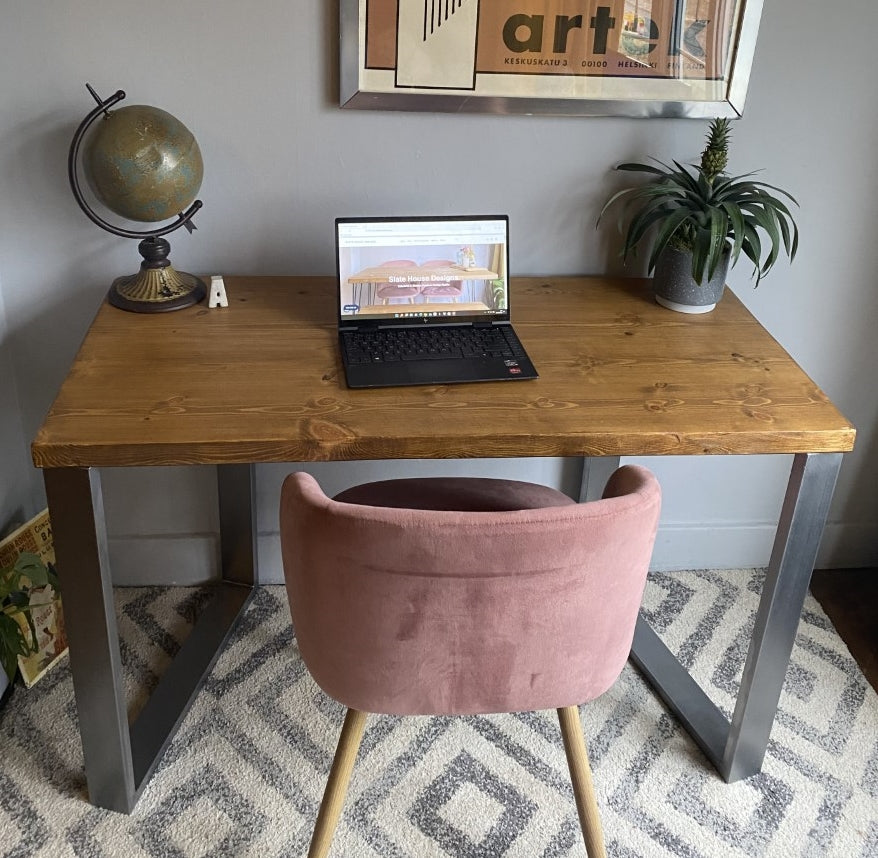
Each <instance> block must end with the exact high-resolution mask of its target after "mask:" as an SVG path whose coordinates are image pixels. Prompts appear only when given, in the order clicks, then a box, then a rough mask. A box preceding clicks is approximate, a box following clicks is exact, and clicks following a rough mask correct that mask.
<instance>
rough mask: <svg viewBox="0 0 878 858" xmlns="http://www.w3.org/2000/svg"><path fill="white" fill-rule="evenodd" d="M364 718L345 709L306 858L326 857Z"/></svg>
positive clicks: (354, 710) (362, 713)
mask: <svg viewBox="0 0 878 858" xmlns="http://www.w3.org/2000/svg"><path fill="white" fill-rule="evenodd" d="M366 717H367V716H366V713H365V712H359V711H357V710H356V709H348V712H347V715H346V716H345V719H344V726H343V727H342V728H341V736H339V737H338V747H337V748H336V749H335V757H334V759H333V760H332V768H331V769H330V770H329V780H328V781H327V782H326V789H325V790H324V792H323V801H321V802H320V812H319V813H318V814H317V823H316V825H315V826H314V834H313V835H312V836H311V847H310V848H309V849H308V858H326V855H327V854H328V853H329V847H330V846H331V845H332V837H333V835H334V834H335V827H336V825H337V824H338V818H339V816H341V809H342V807H343V806H344V799H345V795H346V794H347V791H348V784H349V783H350V780H351V772H353V770H354V762H355V761H356V759H357V751H359V750H360V742H361V741H362V739H363V730H364V729H365V728H366Z"/></svg>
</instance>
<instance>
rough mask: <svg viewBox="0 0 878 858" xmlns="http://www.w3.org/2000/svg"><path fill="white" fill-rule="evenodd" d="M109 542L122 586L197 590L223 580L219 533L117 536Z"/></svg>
mask: <svg viewBox="0 0 878 858" xmlns="http://www.w3.org/2000/svg"><path fill="white" fill-rule="evenodd" d="M107 542H108V547H109V552H110V567H111V568H112V570H113V584H115V585H116V586H118V587H145V586H153V585H159V586H182V587H194V586H196V585H199V584H206V583H209V582H211V581H216V580H217V579H218V578H219V568H220V566H219V537H218V536H217V535H216V534H196V535H182V536H168V535H167V534H159V535H150V536H116V537H110V538H109V539H108V540H107Z"/></svg>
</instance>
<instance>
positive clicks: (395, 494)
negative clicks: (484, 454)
mask: <svg viewBox="0 0 878 858" xmlns="http://www.w3.org/2000/svg"><path fill="white" fill-rule="evenodd" d="M334 500H336V501H340V502H341V503H353V504H359V505H360V506H380V507H388V508H393V509H432V510H446V511H448V512H510V511H512V510H520V509H543V508H544V507H551V506H569V505H570V504H575V503H576V501H574V500H573V499H572V498H569V497H568V496H567V495H565V494H564V493H563V492H559V491H558V490H557V489H552V488H549V487H548V486H540V485H537V484H535V483H525V482H521V481H519V480H500V479H493V478H484V479H480V478H476V477H411V478H407V479H399V480H380V481H378V482H374V483H363V484H362V485H359V486H354V487H353V488H350V489H346V490H345V491H343V492H341V493H339V494H337V495H336V496H335V498H334Z"/></svg>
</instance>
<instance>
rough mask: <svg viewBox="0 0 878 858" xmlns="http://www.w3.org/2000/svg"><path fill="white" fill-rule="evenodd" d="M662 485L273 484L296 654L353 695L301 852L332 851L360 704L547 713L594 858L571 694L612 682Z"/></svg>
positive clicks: (314, 857)
mask: <svg viewBox="0 0 878 858" xmlns="http://www.w3.org/2000/svg"><path fill="white" fill-rule="evenodd" d="M660 503H661V491H660V488H659V485H658V482H657V480H656V479H655V477H654V476H653V475H652V474H651V473H650V472H649V471H648V470H646V469H645V468H641V467H637V466H634V465H626V466H623V467H621V468H619V469H618V470H617V471H616V472H615V473H614V474H613V475H612V477H611V478H610V480H609V481H608V483H607V487H606V489H605V491H604V496H603V499H602V500H599V501H592V502H589V503H583V504H577V503H575V502H574V501H572V500H571V499H570V498H568V497H567V496H566V495H564V494H561V493H560V492H557V491H555V490H554V489H550V488H547V487H545V486H538V485H533V484H530V483H522V482H516V481H512V480H495V479H475V478H432V479H408V480H389V481H385V482H378V483H370V484H366V485H362V486H357V487H355V488H352V489H348V490H347V491H345V492H342V493H341V494H340V495H338V496H337V497H336V498H335V499H330V498H328V497H326V495H324V493H323V492H322V490H321V489H320V486H319V485H318V484H317V482H316V481H315V480H314V478H313V477H311V476H309V475H308V474H305V473H301V472H300V473H294V474H291V475H290V476H289V477H287V479H286V481H285V482H284V485H283V490H282V492H281V512H280V532H281V545H282V552H283V565H284V574H285V577H286V584H287V593H288V596H289V601H290V609H291V612H292V617H293V626H294V629H295V633H296V637H297V639H298V644H299V650H300V652H301V655H302V659H303V660H304V662H305V664H306V666H307V667H308V670H309V671H310V673H311V675H312V676H313V677H314V679H315V681H316V682H317V684H318V685H320V687H321V688H322V689H323V690H324V691H325V692H326V693H327V694H328V695H329V696H330V697H333V698H334V699H336V700H338V701H339V702H341V703H342V704H344V705H345V706H347V707H348V712H347V715H346V717H345V721H344V726H343V728H342V733H341V737H340V739H339V743H338V749H337V751H336V755H335V759H334V761H333V764H332V769H331V771H330V775H329V781H328V783H327V786H326V791H325V793H324V796H323V803H322V804H321V807H320V812H319V814H318V818H317V824H316V827H315V830H314V835H313V838H312V840H311V848H310V851H309V853H308V855H309V858H320V856H325V855H326V854H327V853H328V851H329V847H330V844H331V842H332V837H333V833H334V831H335V826H336V823H337V821H338V818H339V814H340V813H341V808H342V805H343V803H344V796H345V793H346V791H347V785H348V782H349V780H350V776H351V771H352V769H353V764H354V760H355V758H356V755H357V750H358V748H359V745H360V740H361V738H362V735H363V730H364V727H365V720H366V715H365V714H364V713H367V712H378V713H388V714H393V715H438V714H442V715H453V714H474V713H497V712H520V711H530V710H535V709H550V708H551V709H557V710H558V717H559V720H560V724H561V733H562V737H563V742H564V747H565V751H566V754H567V761H568V764H569V767H570V774H571V778H572V781H573V789H574V794H575V797H576V805H577V810H578V813H579V819H580V823H581V825H582V831H583V837H584V839H585V844H586V850H587V852H588V855H589V856H590V858H595V856H602V855H605V854H606V853H605V851H604V845H603V835H602V833H601V826H600V819H599V816H598V811H597V804H596V801H595V796H594V791H593V787H592V782H591V770H590V767H589V763H588V756H587V753H586V750H585V742H584V739H583V735H582V727H581V724H580V721H579V709H578V705H579V704H581V703H585V702H587V701H589V700H592V699H594V698H595V697H597V696H599V695H600V694H603V693H604V691H606V690H607V689H608V688H609V687H610V686H611V685H612V684H613V683H614V682H615V681H616V679H617V678H618V676H619V674H620V672H621V671H622V668H623V666H624V665H625V661H626V660H627V658H628V654H629V651H630V648H631V641H632V638H633V635H634V624H635V621H636V618H637V612H638V609H639V606H640V602H641V598H642V595H643V589H644V586H645V582H646V574H647V570H648V567H649V561H650V557H651V554H652V547H653V543H654V541H655V533H656V527H657V522H658V515H659V507H660Z"/></svg>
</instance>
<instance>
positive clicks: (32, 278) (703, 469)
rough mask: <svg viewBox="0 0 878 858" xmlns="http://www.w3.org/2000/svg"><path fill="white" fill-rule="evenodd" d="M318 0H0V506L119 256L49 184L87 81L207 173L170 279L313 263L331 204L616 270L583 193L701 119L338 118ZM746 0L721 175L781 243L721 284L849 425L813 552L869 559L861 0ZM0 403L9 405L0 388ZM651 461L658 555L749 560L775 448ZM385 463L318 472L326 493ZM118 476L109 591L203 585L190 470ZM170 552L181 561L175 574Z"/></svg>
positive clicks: (204, 543)
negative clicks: (748, 54) (482, 216)
mask: <svg viewBox="0 0 878 858" xmlns="http://www.w3.org/2000/svg"><path fill="white" fill-rule="evenodd" d="M336 6H337V4H336V3H333V2H316V0H300V2H295V3H293V2H289V0H285V2H280V0H263V2H261V3H259V4H255V5H254V4H243V3H229V2H222V0H209V2H208V0H188V2H186V3H171V2H168V0H153V2H152V3H150V4H149V6H148V9H147V8H146V7H144V6H143V4H142V3H134V2H131V0H115V2H109V0H92V2H85V0H76V2H73V0H53V2H52V3H47V2H30V3H25V2H21V0H19V2H14V0H6V2H5V3H4V8H3V13H4V14H3V19H4V32H5V34H10V35H11V36H12V37H11V38H10V37H7V38H5V39H4V51H3V52H2V54H0V72H2V74H0V81H2V83H0V188H2V208H0V217H2V221H0V226H2V229H0V298H2V303H3V305H5V310H6V328H7V330H6V332H5V334H4V333H3V328H2V325H0V335H2V342H3V348H4V351H0V372H2V379H0V394H7V391H8V390H12V391H13V395H12V399H11V401H12V408H13V411H14V410H15V401H16V400H15V391H16V390H17V396H18V404H19V406H20V418H19V417H18V416H17V415H15V414H13V415H11V416H10V415H9V414H7V413H5V412H4V414H3V416H2V418H0V420H2V422H0V433H2V434H0V438H2V441H3V444H2V447H0V465H2V468H3V475H4V493H3V496H2V504H3V506H2V507H0V513H6V514H8V513H7V510H11V509H14V508H16V507H18V506H20V507H22V508H24V509H26V510H28V511H33V510H36V509H37V508H39V507H40V506H41V505H42V503H43V496H42V488H41V481H40V479H39V474H38V473H36V472H34V471H32V470H31V471H28V469H29V467H30V466H29V464H28V450H27V444H26V441H27V440H29V439H30V438H31V437H32V436H33V434H34V432H35V431H36V429H37V427H38V425H39V423H40V421H41V419H42V417H43V415H44V413H45V411H46V409H47V407H48V406H49V404H50V402H51V400H52V398H53V396H54V394H55V391H56V390H57V387H58V385H59V383H60V382H61V380H62V379H63V377H64V374H65V372H66V370H67V367H68V366H69V363H70V360H71V359H72V357H73V355H74V353H75V349H76V347H77V345H78V343H79V341H80V339H81V337H82V335H83V333H84V331H85V329H86V328H87V325H88V323H89V320H90V318H91V316H92V315H93V313H94V310H95V308H96V306H97V304H98V302H99V301H100V300H101V298H102V296H103V294H104V292H105V290H106V288H107V286H108V285H109V282H110V280H111V279H112V278H113V277H114V276H117V275H119V274H121V273H127V272H129V271H130V270H132V268H133V267H134V266H135V265H136V261H135V255H136V254H135V248H134V244H133V242H129V241H126V240H123V239H118V238H115V237H113V236H109V235H107V234H104V233H102V232H101V231H100V230H99V229H97V228H96V227H94V226H93V225H92V224H91V223H90V222H89V221H88V220H87V219H86V218H85V217H84V215H83V214H82V213H81V212H80V211H79V209H78V208H77V207H76V205H75V203H74V201H73V199H72V196H71V194H70V193H69V190H68V188H67V184H66V175H65V163H66V150H67V146H68V144H69V140H70V138H71V136H72V134H73V131H74V129H75V127H76V125H77V123H78V122H79V121H80V119H81V118H82V117H83V116H84V115H85V113H86V112H87V111H88V110H89V109H90V108H91V105H92V102H91V99H90V97H89V96H88V94H87V92H86V90H85V87H84V83H85V82H86V81H89V82H90V83H91V84H92V85H94V86H95V87H96V88H97V89H98V90H99V91H100V92H101V93H102V94H105V95H106V94H109V93H111V92H113V91H115V90H116V89H119V88H121V89H125V90H126V91H127V92H128V101H127V103H148V104H155V105H158V106H161V107H163V108H164V109H166V110H168V111H170V112H171V113H173V114H175V115H176V116H178V117H179V118H181V119H182V120H183V121H184V122H185V123H186V124H187V125H188V126H189V127H190V128H191V129H192V130H193V131H194V132H195V134H196V136H197V138H198V140H199V143H200V145H201V148H202V151H203V154H204V158H205V162H206V175H205V181H204V185H203V187H202V191H201V197H202V199H203V200H204V203H205V207H204V210H203V212H202V213H200V214H199V216H198V218H197V224H198V231H197V232H196V233H195V234H194V235H192V236H191V237H190V236H187V235H186V234H185V233H182V232H180V233H177V234H175V236H174V237H173V238H172V245H173V254H172V258H173V259H174V261H175V263H176V265H177V266H178V267H179V268H181V269H185V270H190V271H197V272H201V273H204V274H212V273H224V274H234V273H254V274H260V273H266V274H267V273H283V274H308V273H330V272H331V271H332V270H333V260H332V252H333V239H332V222H333V218H334V217H336V216H337V215H342V214H388V213H423V212H452V213H459V212H465V211H479V210H481V211H484V210H496V211H506V212H508V213H509V215H510V217H511V222H512V236H511V240H512V245H511V246H512V256H511V263H512V268H513V271H514V272H517V273H520V274H544V273H556V274H569V273H585V274H588V273H603V272H608V271H609V272H619V271H620V270H621V269H620V268H619V263H618V260H617V259H616V257H615V248H616V244H615V238H614V237H613V236H612V235H611V233H610V231H609V230H604V231H602V232H600V233H599V232H596V231H595V229H594V219H595V217H596V214H597V212H598V210H599V208H600V204H601V202H602V201H603V200H604V198H605V197H606V196H607V194H608V193H609V191H610V190H611V189H612V188H614V187H616V179H615V177H614V176H612V175H611V173H610V168H611V166H612V165H613V164H615V163H617V162H618V161H620V160H623V159H634V158H638V159H639V158H643V157H644V156H646V155H648V154H652V155H655V156H657V157H660V158H662V159H668V158H672V157H676V158H679V159H692V158H695V157H696V156H697V154H698V152H699V151H700V149H701V146H702V141H703V134H704V131H705V128H706V123H701V122H693V121H686V120H649V121H637V120H626V119H578V118H536V117H525V116H511V117H492V116H454V115H434V114H417V113H407V114H406V113H399V114H397V113H387V112H381V113H379V112H353V111H341V110H339V109H338V107H337V71H336V63H337V51H336V40H337V26H336ZM765 6H766V8H765V12H764V15H763V21H762V27H761V32H760V38H759V44H758V47H757V51H756V59H755V65H754V69H753V74H752V78H751V88H750V94H749V98H748V103H747V108H746V112H745V117H744V119H742V120H741V121H739V122H737V123H735V126H734V137H733V150H732V159H731V165H730V166H731V169H732V170H734V171H739V172H744V171H747V170H751V169H755V168H760V167H764V168H765V173H764V177H765V178H766V179H767V180H769V181H772V182H773V183H775V184H778V185H780V186H782V187H785V188H788V189H790V190H791V191H793V192H794V193H795V194H796V195H797V197H798V198H799V201H800V202H801V204H802V209H801V214H800V217H799V221H800V226H801V228H802V248H801V252H800V256H799V258H798V259H797V261H796V263H795V265H794V266H793V267H788V266H786V265H785V264H781V265H779V266H778V268H777V269H776V270H775V271H774V272H773V273H772V274H771V276H770V277H769V279H768V280H767V281H766V282H765V283H764V284H763V285H762V286H760V288H759V289H758V290H757V291H754V290H753V288H752V285H751V282H750V280H749V272H748V271H747V270H746V268H745V266H740V267H739V268H738V269H736V271H735V272H734V273H733V275H732V278H731V283H732V286H733V288H734V289H735V291H736V292H737V293H738V294H739V295H740V296H741V297H742V298H743V300H744V301H745V302H746V303H747V304H748V305H749V306H750V307H751V309H752V310H753V311H754V313H755V314H756V316H757V317H758V318H759V319H760V320H761V321H762V322H763V324H764V325H765V326H766V327H767V328H768V329H769V330H770V331H771V332H772V333H773V334H774V335H775V336H776V337H777V339H778V340H779V341H780V342H781V343H782V344H783V345H784V346H785V347H786V348H787V349H788V351H790V352H791V353H792V354H793V356H794V357H795V358H796V359H797V360H798V361H799V362H800V363H801V364H802V366H803V367H804V368H805V369H806V370H807V371H808V372H809V373H810V374H811V375H812V376H813V377H814V378H815V380H816V381H817V382H818V383H819V384H820V385H821V386H822V387H823V388H824V389H825V390H826V391H827V392H828V394H829V395H830V396H831V397H832V399H833V400H834V401H835V402H836V404H837V405H838V406H839V407H840V408H841V409H842V410H843V411H844V412H845V413H846V414H847V415H848V416H849V417H850V418H851V419H852V420H853V421H854V422H855V423H856V424H857V426H858V428H859V430H860V436H859V441H858V447H857V450H856V451H855V452H854V453H853V454H852V455H850V456H848V457H847V460H846V463H845V465H844V468H843V473H842V477H841V481H840V485H839V489H838V492H837V495H836V500H835V503H834V506H833V509H832V513H831V522H830V526H829V528H828V530H827V536H826V539H825V541H824V549H823V553H822V556H821V564H822V565H866V564H878V539H876V530H878V528H876V514H875V513H876V493H875V489H874V486H875V484H876V482H878V451H876V436H875V423H876V410H878V395H876V393H875V386H874V382H873V378H874V371H873V368H874V367H875V365H876V351H878V349H876V346H875V340H874V337H873V335H872V330H871V329H872V326H873V324H874V320H875V319H876V317H878V292H876V289H875V282H874V281H875V276H874V273H873V272H874V268H875V258H874V257H875V254H876V249H875V248H876V243H875V242H874V240H873V239H872V233H873V231H874V224H875V222H876V217H875V214H876V212H875V202H874V200H875V190H876V166H875V164H876V159H875V157H874V153H873V149H874V141H875V140H876V139H878V133H876V132H878V128H876V125H878V107H876V99H875V96H874V88H873V81H872V78H871V76H870V75H868V74H866V73H864V72H863V69H862V66H861V65H860V64H858V63H851V62H848V61H843V59H844V58H852V57H854V58H856V57H865V56H870V53H871V52H870V48H871V36H870V34H871V33H873V32H875V31H876V29H878V6H876V5H875V3H874V2H873V0H847V2H844V3H840V4H834V5H833V6H832V7H829V6H827V5H826V4H803V3H800V2H797V0H766V2H765ZM830 8H831V11H828V10H830ZM145 18H148V19H149V22H150V24H146V23H145ZM155 22H159V23H158V24H156V25H155V26H156V27H157V28H158V29H157V30H156V31H154V35H155V37H154V38H153V37H151V36H150V26H151V25H152V24H154V23H155ZM630 273H632V274H637V273H640V272H639V270H638V269H636V268H635V269H632V270H631V272H630ZM0 306H2V305H0ZM0 321H2V317H0ZM10 364H11V366H10ZM10 375H11V378H10ZM4 404H5V405H6V408H7V410H8V408H9V398H8V395H7V397H6V398H5V399H4ZM471 464H472V463H471ZM650 464H651V465H652V466H653V467H654V468H655V469H656V471H657V472H658V474H659V476H660V478H661V480H662V482H663V485H664V488H665V509H664V514H663V519H662V530H661V534H660V538H659V544H658V547H657V551H656V562H657V565H659V566H664V567H674V566H677V567H681V566H723V565H739V564H760V563H764V562H765V561H766V560H767V557H768V551H769V547H770V536H771V532H772V530H773V526H774V521H775V519H776V517H777V512H778V509H779V504H780V499H781V497H782V493H783V487H784V484H785V480H786V473H787V471H788V467H789V461H788V460H786V459H784V458H771V459H768V460H754V459H752V458H736V457H727V458H726V457H718V458H715V459H698V460H696V459H669V460H661V461H653V462H650ZM400 467H401V466H400V465H399V464H396V465H392V464H382V463H372V464H342V465H324V466H321V467H320V468H317V469H316V470H317V471H318V472H319V474H320V476H321V477H322V478H323V479H324V480H325V481H326V482H327V484H328V485H329V486H330V487H335V486H339V485H344V484H347V483H350V482H353V481H355V480H358V479H362V478H370V477H373V476H374V475H376V474H385V473H396V472H399V470H400ZM418 467H421V468H423V469H425V470H427V471H429V472H436V469H439V468H441V469H442V470H443V471H447V468H448V466H446V465H439V464H435V463H423V464H422V465H419V466H418ZM461 467H462V466H461ZM480 467H481V469H482V470H483V471H486V472H491V473H515V474H518V475H521V476H524V477H525V478H533V479H541V480H544V481H546V482H551V483H553V484H559V485H561V484H564V483H565V481H569V480H570V479H571V474H572V469H571V468H570V466H569V463H565V462H563V461H554V460H549V461H537V462H494V463H491V462H488V463H480ZM286 470H287V468H285V467H261V468H260V469H259V494H260V508H259V520H260V531H261V532H262V537H261V550H262V559H263V565H264V567H265V568H264V572H265V574H267V575H268V577H271V578H276V577H277V576H278V575H279V572H280V570H279V566H278V560H277V541H276V536H275V534H274V530H275V524H274V516H275V506H276V501H277V488H278V485H279V482H280V478H281V476H282V475H283V473H285V471H286ZM22 474H24V475H25V476H22ZM10 475H11V476H10ZM141 476H142V477H143V479H138V480H135V479H134V478H133V476H132V474H131V473H129V472H125V471H120V472H110V473H108V474H107V475H106V501H107V506H108V514H109V528H110V533H111V536H112V540H113V542H112V546H111V548H112V552H113V557H114V562H115V564H116V570H117V574H118V577H119V579H120V580H124V581H135V580H144V579H146V580H181V579H184V578H186V579H191V578H195V579H198V578H202V577H206V576H209V575H210V574H211V573H212V572H213V570H214V569H215V564H216V539H215V534H216V515H215V512H214V511H213V509H212V507H211V505H210V503H209V502H205V500H204V497H205V496H206V497H207V498H208V499H209V498H210V497H211V496H212V494H213V492H214V486H213V475H212V473H211V472H210V470H209V469H155V470H152V471H149V472H148V473H147V474H145V475H141ZM175 556H183V557H184V558H185V562H184V563H182V564H181V563H180V562H172V561H171V558H172V557H175Z"/></svg>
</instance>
